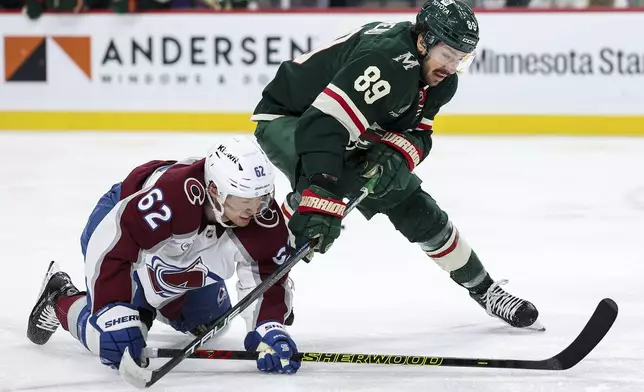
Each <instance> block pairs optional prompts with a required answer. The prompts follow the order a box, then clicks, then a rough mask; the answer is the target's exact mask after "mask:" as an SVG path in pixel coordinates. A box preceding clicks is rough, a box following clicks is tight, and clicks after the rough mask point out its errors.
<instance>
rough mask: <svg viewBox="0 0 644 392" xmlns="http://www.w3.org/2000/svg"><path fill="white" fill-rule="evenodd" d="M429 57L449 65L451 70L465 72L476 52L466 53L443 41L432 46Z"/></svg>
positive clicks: (446, 65)
mask: <svg viewBox="0 0 644 392" xmlns="http://www.w3.org/2000/svg"><path fill="white" fill-rule="evenodd" d="M427 55H428V57H430V58H431V59H433V60H434V61H436V62H438V63H439V64H441V65H443V66H445V67H447V68H448V69H449V70H450V72H452V73H454V72H463V71H465V70H467V68H468V67H469V66H470V65H471V64H472V61H474V56H475V53H474V52H470V53H466V52H461V51H460V50H456V49H454V48H452V47H450V46H448V45H446V44H444V43H442V42H439V43H438V44H436V45H434V46H432V48H431V49H430V50H429V52H428V53H427Z"/></svg>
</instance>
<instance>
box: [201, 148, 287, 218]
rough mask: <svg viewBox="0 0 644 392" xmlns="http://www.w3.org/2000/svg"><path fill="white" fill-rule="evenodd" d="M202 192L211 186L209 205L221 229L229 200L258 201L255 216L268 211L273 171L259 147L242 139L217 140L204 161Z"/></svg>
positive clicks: (273, 180) (273, 189)
mask: <svg viewBox="0 0 644 392" xmlns="http://www.w3.org/2000/svg"><path fill="white" fill-rule="evenodd" d="M204 172H205V182H206V189H207V190H208V189H209V188H210V184H211V183H213V184H214V185H215V186H216V187H217V197H216V200H213V199H212V197H211V195H210V192H209V191H206V194H207V195H208V199H209V201H210V203H211V204H212V207H213V210H214V212H215V216H216V218H217V221H218V222H219V223H220V224H222V225H224V226H228V225H225V224H224V223H223V222H222V216H223V215H224V204H225V202H226V200H227V199H228V198H229V197H231V196H232V197H233V198H244V199H256V198H260V200H261V203H260V209H259V212H258V215H259V214H261V213H262V212H264V210H265V209H266V208H268V207H269V206H270V204H271V202H272V200H273V195H274V193H275V170H274V168H273V165H272V164H271V162H270V161H269V159H268V157H267V156H266V154H265V153H264V151H263V150H262V149H261V147H260V146H259V145H258V144H257V143H256V142H255V141H254V140H252V139H251V138H249V137H244V136H234V137H226V138H221V139H219V140H217V142H216V143H214V144H213V146H212V147H211V148H210V150H209V151H208V155H207V156H206V161H205V167H204Z"/></svg>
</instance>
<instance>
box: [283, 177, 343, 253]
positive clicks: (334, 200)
mask: <svg viewBox="0 0 644 392" xmlns="http://www.w3.org/2000/svg"><path fill="white" fill-rule="evenodd" d="M346 208H347V205H346V204H345V203H344V202H343V201H342V200H340V198H338V196H336V195H335V194H333V193H332V192H330V191H328V190H326V189H324V188H323V187H322V186H319V185H315V184H313V185H310V186H309V187H308V188H306V189H304V191H303V192H302V199H301V201H300V204H299V205H298V206H297V209H296V210H295V212H294V213H293V216H292V217H291V219H290V220H289V222H288V228H289V230H290V231H291V234H292V235H293V237H294V238H295V244H294V247H295V248H296V249H299V248H300V247H301V246H303V245H304V244H305V243H306V242H307V241H310V240H312V239H314V238H318V243H317V245H316V246H315V248H314V249H315V250H316V251H318V252H320V253H325V252H326V251H327V250H329V248H330V247H331V245H332V244H333V241H335V240H336V239H337V238H338V237H339V236H340V232H341V231H342V230H341V229H342V228H341V225H342V218H343V217H344V211H345V210H346Z"/></svg>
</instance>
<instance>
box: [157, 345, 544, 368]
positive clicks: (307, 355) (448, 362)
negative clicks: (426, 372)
mask: <svg viewBox="0 0 644 392" xmlns="http://www.w3.org/2000/svg"><path fill="white" fill-rule="evenodd" d="M151 351H152V352H151V353H150V354H151V355H150V358H172V357H174V356H176V355H178V354H180V353H181V350H179V349H167V348H157V349H152V350H151ZM257 356H258V353H257V352H248V351H231V350H196V351H195V352H194V353H193V354H192V355H190V356H189V358H196V359H234V360H244V361H254V360H257ZM293 359H294V360H296V361H301V362H319V363H352V364H364V365H402V366H452V367H454V366H455V367H482V368H515V369H548V363H543V361H523V360H515V359H485V358H453V357H428V356H423V355H393V354H345V353H316V352H303V353H298V354H295V355H294V356H293Z"/></svg>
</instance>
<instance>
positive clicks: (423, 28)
mask: <svg viewBox="0 0 644 392" xmlns="http://www.w3.org/2000/svg"><path fill="white" fill-rule="evenodd" d="M416 31H417V32H418V33H419V34H421V36H422V38H423V42H424V44H425V48H426V49H427V50H429V49H430V48H431V47H432V46H434V45H435V44H436V43H438V42H444V43H445V44H446V45H448V46H450V47H452V48H454V49H456V50H459V51H461V52H465V53H471V52H473V51H474V49H476V45H477V44H478V42H479V24H478V22H477V20H476V16H474V12H473V11H472V9H471V8H470V7H469V6H468V5H467V4H465V3H464V2H462V1H461V0H428V1H427V2H425V4H423V6H422V7H421V9H420V11H419V12H418V14H417V15H416Z"/></svg>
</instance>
